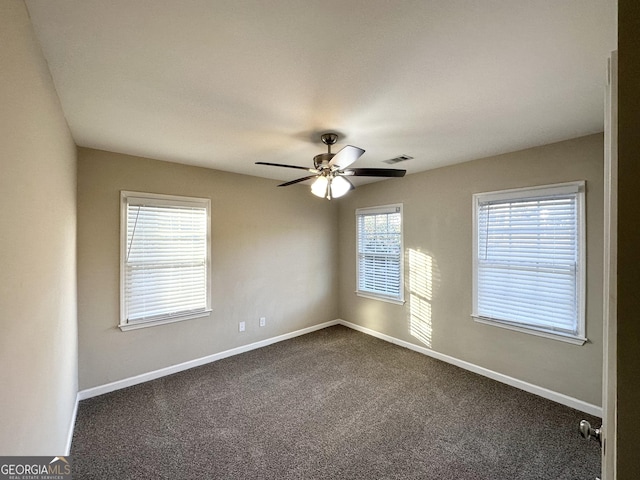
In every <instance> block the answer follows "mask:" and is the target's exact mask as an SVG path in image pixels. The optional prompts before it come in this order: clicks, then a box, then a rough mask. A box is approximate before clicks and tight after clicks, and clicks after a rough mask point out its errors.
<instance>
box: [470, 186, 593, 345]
mask: <svg viewBox="0 0 640 480" xmlns="http://www.w3.org/2000/svg"><path fill="white" fill-rule="evenodd" d="M473 201H474V213H475V218H474V244H473V250H474V264H473V270H474V278H473V280H474V284H473V292H474V293H473V295H474V298H473V317H474V318H476V320H478V321H480V322H485V323H491V324H494V325H498V326H503V327H506V328H512V329H516V330H520V331H526V332H529V333H536V334H538V335H543V336H551V337H552V338H558V339H562V340H566V341H569V342H572V343H577V344H583V343H584V342H585V341H586V339H585V338H584V335H585V327H584V288H585V287H584V285H585V270H584V254H585V248H584V238H585V233H584V231H585V225H584V182H575V183H565V184H558V185H550V186H545V187H534V188H527V189H517V190H506V191H502V192H492V193H481V194H476V195H474V196H473Z"/></svg>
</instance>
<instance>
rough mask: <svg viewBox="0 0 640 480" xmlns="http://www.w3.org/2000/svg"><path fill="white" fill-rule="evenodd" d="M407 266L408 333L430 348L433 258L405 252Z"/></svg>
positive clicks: (417, 251)
mask: <svg viewBox="0 0 640 480" xmlns="http://www.w3.org/2000/svg"><path fill="white" fill-rule="evenodd" d="M407 257H408V258H407V263H408V265H409V333H410V334H411V335H412V336H413V337H415V338H417V339H418V340H420V342H422V343H424V344H425V345H426V346H427V347H428V348H431V344H432V333H433V325H432V318H431V301H432V300H433V258H432V257H431V255H427V254H426V253H424V252H421V251H419V250H414V249H411V248H410V249H408V250H407Z"/></svg>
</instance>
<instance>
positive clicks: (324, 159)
mask: <svg viewBox="0 0 640 480" xmlns="http://www.w3.org/2000/svg"><path fill="white" fill-rule="evenodd" d="M334 156H335V153H320V154H319V155H316V156H315V157H313V165H314V166H315V167H316V169H320V167H322V165H323V164H324V165H326V164H328V163H329V162H330V161H331V159H332V158H333V157H334Z"/></svg>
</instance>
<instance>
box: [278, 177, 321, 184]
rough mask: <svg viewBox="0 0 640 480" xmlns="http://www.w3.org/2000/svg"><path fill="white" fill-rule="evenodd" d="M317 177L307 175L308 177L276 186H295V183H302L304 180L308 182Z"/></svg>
mask: <svg viewBox="0 0 640 480" xmlns="http://www.w3.org/2000/svg"><path fill="white" fill-rule="evenodd" d="M316 177H317V175H309V176H308V177H302V178H298V179H297V180H291V181H290V182H285V183H281V184H280V185H278V186H279V187H288V186H289V185H295V184H296V183H300V182H304V181H305V180H310V179H312V178H316Z"/></svg>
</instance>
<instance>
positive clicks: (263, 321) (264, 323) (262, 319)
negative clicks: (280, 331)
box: [260, 317, 267, 327]
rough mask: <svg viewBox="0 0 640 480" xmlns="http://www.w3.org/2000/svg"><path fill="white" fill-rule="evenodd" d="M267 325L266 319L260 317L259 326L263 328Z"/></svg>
mask: <svg viewBox="0 0 640 480" xmlns="http://www.w3.org/2000/svg"><path fill="white" fill-rule="evenodd" d="M266 324H267V317H260V326H261V327H264V326H265V325H266Z"/></svg>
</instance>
